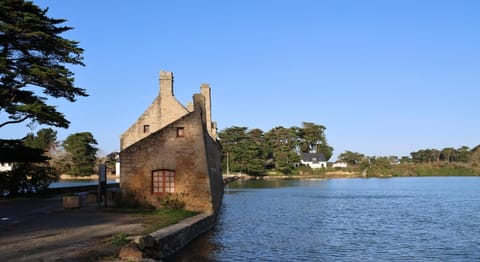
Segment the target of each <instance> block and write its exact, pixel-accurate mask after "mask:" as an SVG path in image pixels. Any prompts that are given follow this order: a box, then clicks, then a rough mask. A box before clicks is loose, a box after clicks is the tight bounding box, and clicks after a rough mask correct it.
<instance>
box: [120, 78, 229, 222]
mask: <svg viewBox="0 0 480 262" xmlns="http://www.w3.org/2000/svg"><path fill="white" fill-rule="evenodd" d="M200 91H201V93H199V94H195V95H193V104H191V105H188V106H187V107H185V106H183V105H182V104H180V103H179V102H178V101H177V99H176V98H175V96H174V95H173V74H172V73H171V72H163V71H162V72H161V73H160V92H159V95H158V96H157V98H155V100H154V101H153V103H152V104H151V105H150V106H149V107H148V108H147V110H146V111H145V112H144V113H143V114H142V115H141V116H140V117H139V118H138V120H137V121H136V122H135V123H134V124H133V125H132V126H131V127H130V128H129V129H128V130H127V131H126V132H125V133H124V134H123V135H122V137H121V142H120V144H121V146H120V147H121V151H120V168H121V172H120V190H121V192H122V194H126V195H127V196H131V197H133V198H135V199H136V200H137V201H140V202H144V203H146V204H149V205H152V206H156V207H161V206H162V203H164V198H166V197H169V195H170V196H171V195H172V194H173V195H175V196H180V197H181V199H182V201H184V202H185V205H186V206H185V208H186V209H189V210H193V211H198V212H206V213H214V214H215V213H217V212H218V211H219V209H220V205H221V202H222V197H223V179H222V168H221V158H222V154H221V147H220V144H219V142H218V141H217V137H216V124H215V123H213V122H212V120H211V112H210V110H211V109H210V108H211V105H210V103H211V102H210V86H209V85H208V84H202V85H201V88H200Z"/></svg>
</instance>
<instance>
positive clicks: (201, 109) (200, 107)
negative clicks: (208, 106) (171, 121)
mask: <svg viewBox="0 0 480 262" xmlns="http://www.w3.org/2000/svg"><path fill="white" fill-rule="evenodd" d="M193 107H194V111H197V112H198V113H200V114H201V116H202V122H203V123H206V115H205V96H203V95H202V94H194V95H193Z"/></svg>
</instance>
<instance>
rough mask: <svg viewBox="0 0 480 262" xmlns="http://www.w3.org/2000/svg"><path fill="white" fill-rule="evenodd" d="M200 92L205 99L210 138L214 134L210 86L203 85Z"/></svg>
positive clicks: (206, 120)
mask: <svg viewBox="0 0 480 262" xmlns="http://www.w3.org/2000/svg"><path fill="white" fill-rule="evenodd" d="M200 92H201V94H202V95H203V96H204V97H205V122H206V125H207V131H208V133H209V134H210V136H212V137H213V134H212V128H213V126H212V102H211V90H210V85H209V84H202V85H201V86H200Z"/></svg>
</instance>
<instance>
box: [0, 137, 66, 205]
mask: <svg viewBox="0 0 480 262" xmlns="http://www.w3.org/2000/svg"><path fill="white" fill-rule="evenodd" d="M4 141H5V140H4ZM14 141H18V140H14ZM55 143H56V132H55V131H53V130H52V129H49V128H48V129H41V130H40V131H38V132H37V134H36V135H35V134H33V133H32V134H29V135H27V136H26V137H25V138H24V139H23V140H22V141H21V144H20V143H19V144H17V145H14V146H13V147H12V148H11V149H10V150H7V151H8V152H9V153H10V154H18V155H17V156H11V157H12V159H11V160H12V162H13V169H12V170H11V171H7V172H0V194H2V193H7V194H8V195H10V196H15V195H17V194H30V193H38V192H42V191H43V190H45V189H47V188H48V186H49V185H50V184H51V183H52V182H55V181H56V180H57V179H58V172H57V171H56V170H55V169H54V168H53V167H52V166H51V165H50V163H49V161H48V160H49V159H50V157H49V151H50V149H51V148H52V147H53V146H54V145H55ZM30 154H31V155H30ZM3 158H4V159H6V158H8V156H5V157H3Z"/></svg>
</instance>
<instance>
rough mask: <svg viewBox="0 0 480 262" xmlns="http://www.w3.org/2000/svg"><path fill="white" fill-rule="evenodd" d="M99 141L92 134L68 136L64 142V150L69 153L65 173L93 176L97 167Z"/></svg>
mask: <svg viewBox="0 0 480 262" xmlns="http://www.w3.org/2000/svg"><path fill="white" fill-rule="evenodd" d="M96 144H97V141H96V140H95V139H94V138H93V135H92V133H90V132H82V133H75V134H71V135H70V136H68V137H67V138H66V139H65V141H63V148H65V151H67V152H68V156H67V159H66V161H65V167H64V168H65V172H66V173H68V174H70V175H73V176H89V175H92V174H93V173H94V172H95V171H94V167H95V161H96V154H97V150H98V149H97V148H96V147H95V146H94V145H96Z"/></svg>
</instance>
